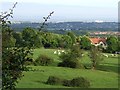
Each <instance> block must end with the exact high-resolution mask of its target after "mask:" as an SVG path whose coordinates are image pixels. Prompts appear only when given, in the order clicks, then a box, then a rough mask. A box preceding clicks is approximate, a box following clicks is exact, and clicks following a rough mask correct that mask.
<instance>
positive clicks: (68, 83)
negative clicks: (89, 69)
mask: <svg viewBox="0 0 120 90" xmlns="http://www.w3.org/2000/svg"><path fill="white" fill-rule="evenodd" d="M63 86H68V87H70V86H71V80H64V81H63Z"/></svg>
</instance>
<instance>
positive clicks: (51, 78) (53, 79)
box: [46, 76, 63, 85]
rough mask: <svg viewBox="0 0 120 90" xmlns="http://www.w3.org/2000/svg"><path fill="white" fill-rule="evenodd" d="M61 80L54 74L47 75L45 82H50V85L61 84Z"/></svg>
mask: <svg viewBox="0 0 120 90" xmlns="http://www.w3.org/2000/svg"><path fill="white" fill-rule="evenodd" d="M62 82H63V80H62V79H60V78H58V77H56V76H49V78H48V80H47V82H46V83H47V84H50V85H58V84H62Z"/></svg>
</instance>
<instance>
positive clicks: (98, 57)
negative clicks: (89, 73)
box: [90, 46, 103, 69]
mask: <svg viewBox="0 0 120 90" xmlns="http://www.w3.org/2000/svg"><path fill="white" fill-rule="evenodd" d="M90 58H91V62H92V69H96V67H97V65H99V63H100V62H101V61H102V60H103V57H102V54H101V51H100V50H99V49H98V47H96V46H92V48H91V50H90Z"/></svg>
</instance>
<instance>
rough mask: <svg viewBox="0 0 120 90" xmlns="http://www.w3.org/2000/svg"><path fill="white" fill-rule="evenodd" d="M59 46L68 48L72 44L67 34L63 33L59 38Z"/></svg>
mask: <svg viewBox="0 0 120 90" xmlns="http://www.w3.org/2000/svg"><path fill="white" fill-rule="evenodd" d="M59 46H60V47H62V48H70V47H71V46H72V39H71V37H70V36H68V35H63V36H62V37H61V39H60V40H59Z"/></svg>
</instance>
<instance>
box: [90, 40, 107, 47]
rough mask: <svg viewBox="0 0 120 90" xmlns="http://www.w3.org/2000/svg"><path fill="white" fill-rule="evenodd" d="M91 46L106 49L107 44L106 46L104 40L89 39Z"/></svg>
mask: <svg viewBox="0 0 120 90" xmlns="http://www.w3.org/2000/svg"><path fill="white" fill-rule="evenodd" d="M90 41H91V44H92V45H95V46H100V45H101V46H102V47H103V48H105V49H106V47H107V44H106V38H90Z"/></svg>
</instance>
